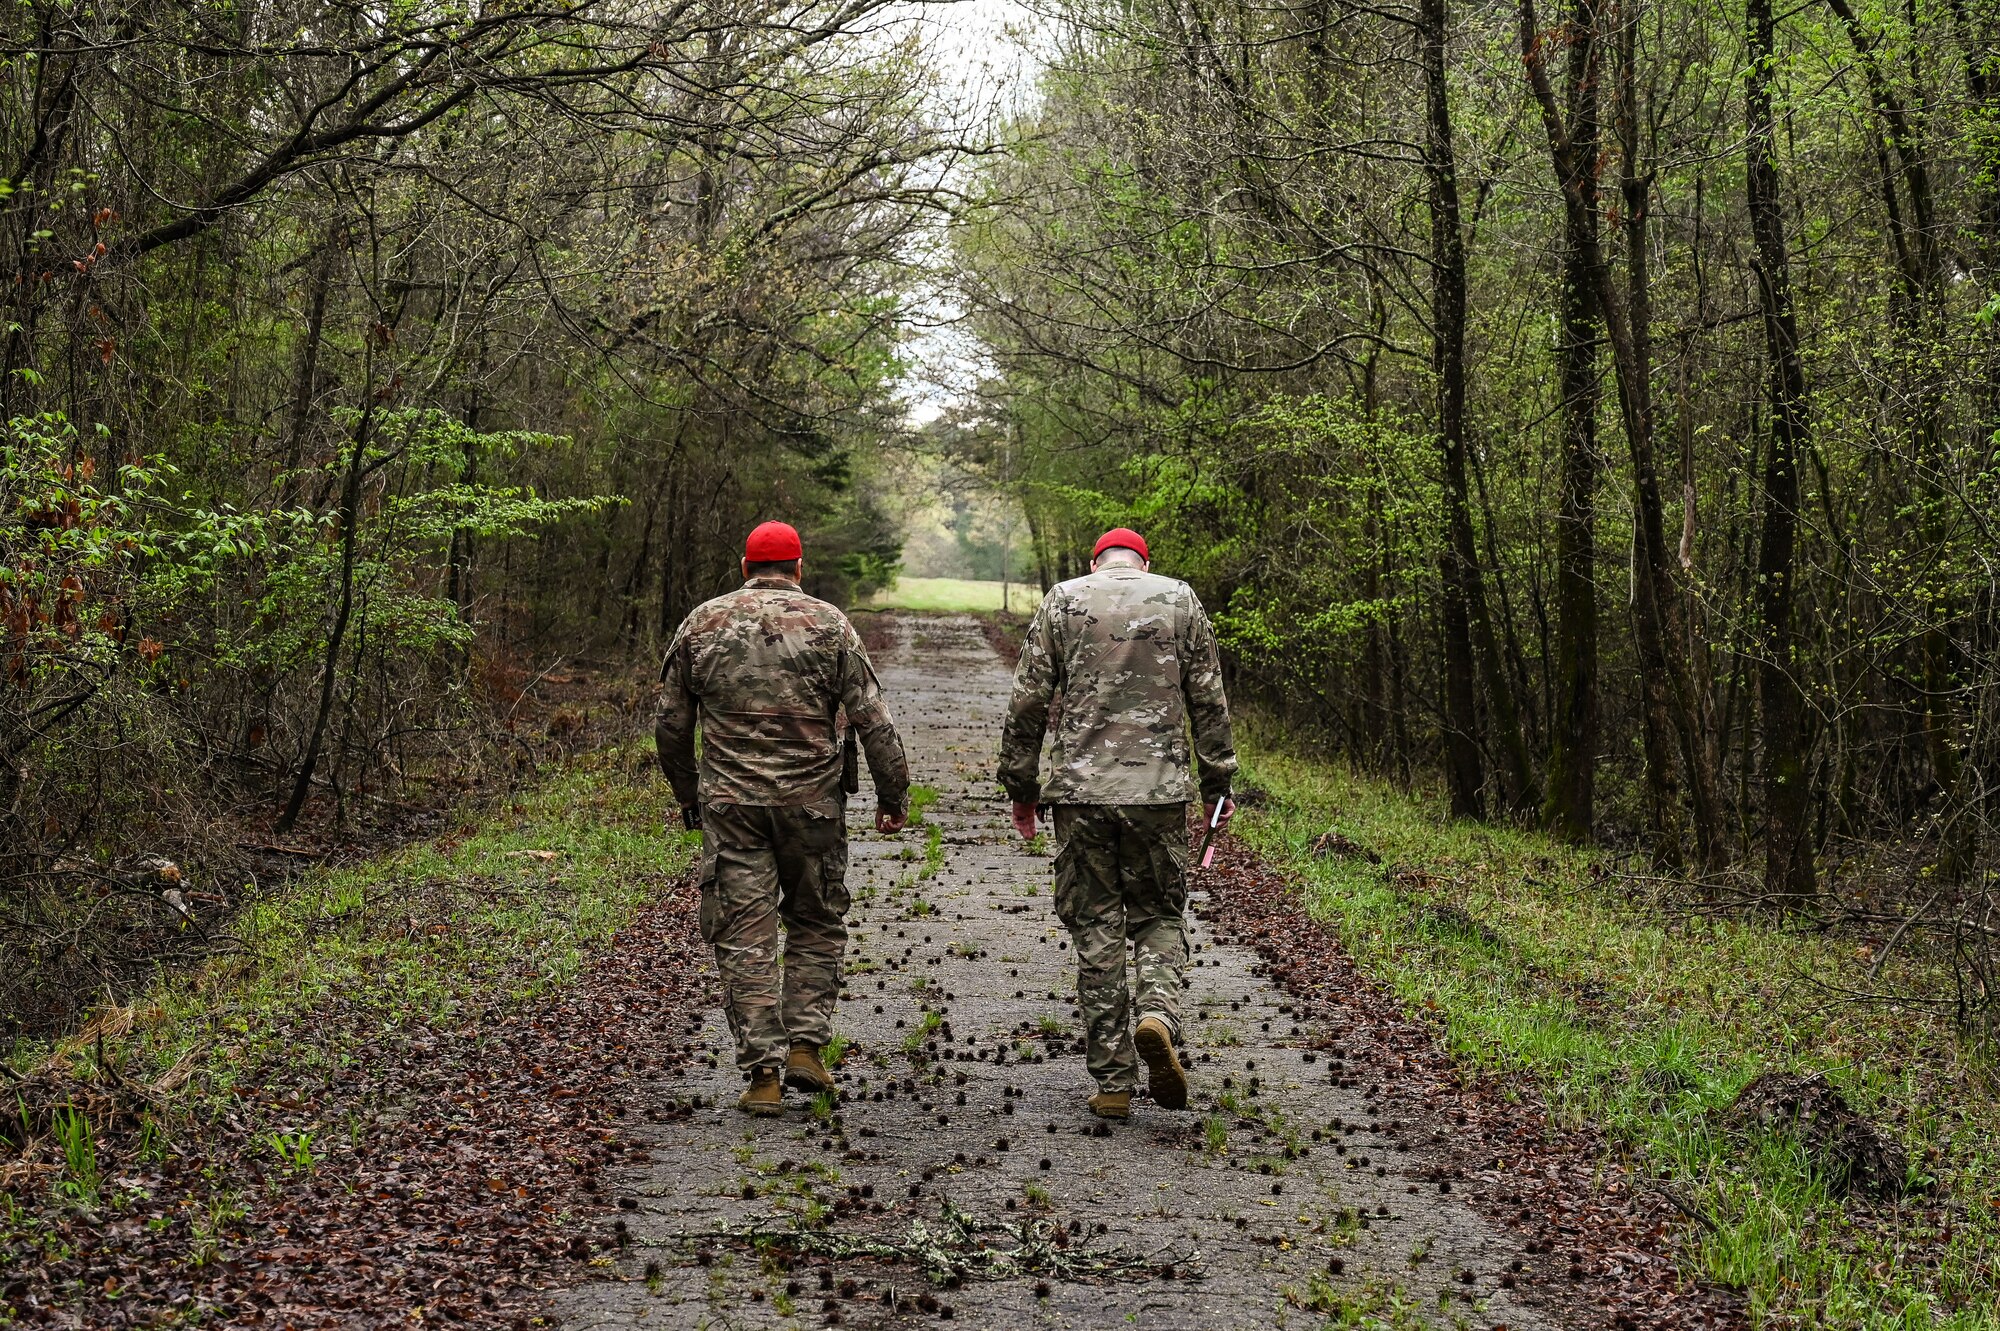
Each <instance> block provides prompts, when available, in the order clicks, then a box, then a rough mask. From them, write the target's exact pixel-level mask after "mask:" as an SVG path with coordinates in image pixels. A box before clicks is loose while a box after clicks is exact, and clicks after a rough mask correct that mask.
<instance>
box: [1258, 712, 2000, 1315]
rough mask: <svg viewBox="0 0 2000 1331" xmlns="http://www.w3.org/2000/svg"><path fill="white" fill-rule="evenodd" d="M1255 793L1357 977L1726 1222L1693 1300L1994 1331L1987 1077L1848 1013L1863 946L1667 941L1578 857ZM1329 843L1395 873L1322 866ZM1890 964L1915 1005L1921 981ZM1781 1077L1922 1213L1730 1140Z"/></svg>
mask: <svg viewBox="0 0 2000 1331" xmlns="http://www.w3.org/2000/svg"><path fill="white" fill-rule="evenodd" d="M1247 773H1248V776H1249V778H1250V779H1251V780H1252V781H1254V783H1255V784H1256V785H1257V786H1259V787H1261V788H1263V789H1264V790H1265V791H1267V792H1268V793H1269V795H1270V797H1271V798H1270V800H1269V802H1268V803H1267V804H1266V805H1264V806H1263V807H1261V808H1257V809H1254V810H1246V813H1245V816H1244V817H1243V818H1242V819H1240V820H1239V821H1238V824H1237V830H1238V832H1239V833H1240V835H1242V836H1243V838H1244V839H1245V840H1246V841H1248V842H1249V843H1250V844H1251V845H1252V846H1253V847H1255V848H1256V849H1257V850H1258V851H1259V852H1260V853H1262V854H1263V855H1264V856H1265V857H1266V858H1267V859H1269V860H1270V861H1272V862H1273V863H1277V864H1281V865H1283V866H1285V867H1286V868H1288V869H1289V870H1290V872H1291V873H1292V874H1293V875H1294V876H1295V877H1296V879H1297V881H1298V882H1299V883H1300V884H1301V886H1302V890H1303V893H1304V897H1305V904H1306V907H1307V909H1308V910H1309V911H1310V913H1311V914H1312V915H1314V916H1315V917H1317V918H1319V919H1320V920H1322V921H1324V922H1325V923H1326V924H1327V925H1328V927H1330V928H1331V929H1333V930H1334V931H1335V932H1336V933H1337V934H1338V936H1339V937H1340V938H1341V940H1342V942H1343V943H1344V945H1345V946H1346V947H1347V948H1348V949H1349V950H1350V952H1351V953H1352V954H1353V955H1354V956H1355V958H1356V959H1357V961H1358V962H1359V964H1360V965H1361V967H1362V968H1363V969H1364V970H1365V971H1366V972H1368V973H1369V974H1371V975H1372V976H1374V977H1376V978H1377V979H1378V980H1380V981H1381V982H1382V983H1384V984H1385V985H1387V986H1388V987H1389V988H1391V989H1392V990H1393V991H1394V992H1396V993H1397V995H1398V996H1399V997H1400V998H1401V999H1402V1001H1403V1002H1404V1003H1405V1004H1407V1005H1408V1006H1409V1008H1410V1009H1411V1010H1413V1011H1424V1012H1428V1013H1431V1014H1433V1015H1434V1016H1435V1018H1436V1019H1437V1021H1438V1022H1439V1024H1440V1027H1441V1030H1442V1033H1443V1036H1444V1038H1445V1039H1446V1040H1447V1041H1448V1043H1449V1044H1450V1046H1451V1047H1452V1048H1453V1050H1454V1051H1455V1052H1456V1053H1458V1054H1459V1055H1461V1056H1463V1057H1465V1058H1467V1059H1470V1060H1473V1061H1476V1062H1478V1063H1481V1064H1485V1065H1488V1066H1492V1067H1498V1068H1504V1069H1508V1070H1511V1071H1513V1072H1516V1073H1519V1074H1525V1075H1526V1076H1528V1077H1530V1078H1532V1079H1533V1080H1534V1081H1535V1082H1536V1083H1537V1084H1538V1085H1539V1087H1540V1088H1541V1090H1542V1092H1543V1093H1544V1095H1545V1096H1546V1098H1547V1100H1548V1102H1549V1104H1550V1106H1551V1108H1552V1111H1553V1113H1554V1114H1555V1116H1556V1117H1557V1119H1558V1120H1559V1121H1563V1122H1566V1123H1584V1122H1590V1123H1595V1124H1597V1125H1599V1126H1600V1127H1602V1128H1603V1129H1604V1130H1606V1131H1607V1132H1608V1133H1609V1134H1610V1135H1611V1137H1612V1138H1613V1140H1614V1141H1616V1142H1618V1143H1620V1144H1621V1146H1622V1147H1623V1148H1624V1149H1626V1150H1627V1151H1628V1152H1629V1153H1630V1154H1631V1155H1632V1157H1633V1158H1634V1163H1635V1165H1636V1167H1637V1168H1639V1169H1640V1170H1641V1171H1642V1172H1650V1173H1652V1174H1653V1175H1654V1176H1656V1177H1658V1178H1660V1179H1661V1180H1663V1181H1665V1182H1667V1183H1668V1184H1669V1185H1670V1186H1672V1187H1673V1188H1674V1189H1675V1190H1676V1191H1677V1192H1678V1193H1680V1194H1681V1196H1683V1197H1684V1198H1686V1199H1687V1200H1689V1201H1691V1202H1692V1203H1693V1205H1694V1207H1695V1208H1696V1209H1698V1210H1699V1211H1700V1212H1701V1213H1702V1214H1704V1215H1705V1216H1706V1217H1707V1218H1708V1219H1709V1221H1710V1222H1712V1224H1713V1226H1714V1228H1713V1230H1712V1231H1708V1230H1703V1231H1698V1232H1696V1233H1695V1234H1694V1235H1693V1236H1692V1240H1691V1243H1690V1246H1689V1247H1688V1249H1687V1260H1688V1261H1689V1263H1690V1265H1691V1274H1694V1275H1697V1276H1699V1277H1701V1278H1704V1279H1707V1280H1711V1281H1716V1282H1720V1283H1723V1284H1727V1285H1730V1286H1733V1287H1737V1288H1741V1289H1743V1290H1745V1291H1746V1292H1747V1293H1748V1295H1749V1298H1750V1301H1751V1307H1752V1311H1753V1315H1754V1316H1755V1317H1756V1318H1757V1320H1758V1321H1759V1323H1760V1324H1763V1325H1772V1326H1792V1325H1813V1326H1831V1327H1891V1326H1896V1327H1912V1328H1914V1327H1950V1328H1965V1329H1970V1328H1990V1327H2000V1099H1996V1096H1995V1094H1994V1092H1993V1087H1994V1084H1995V1083H1994V1080H1993V1070H1992V1068H1991V1065H1990V1063H1986V1062H1983V1061H1982V1060H1981V1059H1980V1058H1979V1057H1977V1056H1976V1055H1975V1054H1974V1053H1972V1052H1971V1051H1969V1050H1968V1049H1967V1048H1966V1047H1965V1046H1964V1045H1963V1044H1962V1043H1961V1041H1960V1040H1959V1039H1958V1038H1957V1036H1956V1035H1955V1034H1954V1032H1953V1031H1952V1030H1951V1029H1950V1026H1949V1024H1948V1023H1946V1022H1945V1021H1943V1020H1942V1019H1941V1018H1938V1017H1936V1016H1934V1015H1931V1014H1928V1013H1924V1012H1917V1011H1912V1010H1910V1009H1908V1008H1896V1007H1886V1006H1880V1005H1870V1006H1865V1007H1864V1006H1858V1005H1855V1004H1853V1003H1850V1002H1847V1001H1845V1000H1843V999H1842V998H1841V997H1840V996H1839V991H1840V990H1841V989H1844V988H1853V989H1862V988H1866V987H1867V986H1864V985H1862V984H1860V983H1859V981H1861V980H1862V979H1863V977H1864V973H1865V971H1866V969H1867V957H1866V956H1865V954H1862V955H1857V949H1856V946H1855V943H1854V941H1853V940H1851V939H1850V940H1844V941H1843V940H1841V939H1838V938H1835V937H1830V936H1826V935H1817V934H1805V933H1795V932H1791V931H1788V930H1786V929H1785V928H1783V927H1781V926H1779V925H1778V924H1776V923H1774V922H1772V921H1768V920H1767V921H1756V920H1740V919H1715V918H1704V917H1685V916H1681V915H1677V914H1675V913H1674V912H1672V911H1670V910H1667V909H1665V908H1663V907H1662V906H1661V905H1660V904H1659V903H1656V902H1654V901H1652V900H1650V899H1649V898H1648V897H1647V896H1646V895H1645V894H1644V893H1642V892H1640V891H1639V890H1638V889H1637V888H1636V887H1635V886H1632V885H1629V884H1626V883H1624V882H1622V881H1621V880H1620V879H1619V878H1617V877H1616V876H1615V875H1612V874H1608V873H1606V872H1605V870H1604V869H1603V867H1602V866H1601V865H1599V864H1598V863H1596V862H1595V861H1594V860H1593V859H1592V857H1590V856H1589V855H1586V854H1584V853H1581V852H1578V851H1575V850H1571V849H1568V848H1565V847H1562V846H1560V845H1557V844H1555V843H1553V842H1551V841H1549V840H1548V839H1546V838H1543V837H1540V836H1537V835H1534V834H1530V833H1522V832H1515V831H1510V830H1507V829H1502V828H1494V827H1484V826H1479V825H1474V824H1467V823H1460V822H1454V821H1453V820H1451V819H1450V818H1449V817H1448V815H1447V812H1446V810H1445V808H1444V807H1443V805H1442V803H1441V801H1438V800H1435V799H1430V798H1426V797H1422V796H1417V797H1412V796H1410V795H1407V794H1404V793H1402V792H1400V791H1396V790H1393V789H1391V788H1389V787H1387V786H1385V785H1384V784H1383V783H1381V782H1379V781H1376V780H1374V779H1372V778H1367V777H1362V776H1358V775H1355V774H1354V773H1352V772H1350V771H1347V770H1345V769H1342V768H1339V767H1335V766H1330V765H1327V764H1323V763H1317V762H1311V761H1306V760H1302V759H1299V758H1296V757H1292V756H1288V755H1286V754H1284V753H1283V752H1281V751H1278V750H1277V749H1276V748H1274V747H1273V746H1271V745H1268V744H1265V745H1259V746H1257V747H1256V748H1255V751H1254V752H1253V753H1252V754H1251V759H1250V761H1249V763H1248V764H1247ZM1329 828H1333V829H1337V830H1338V831H1339V832H1341V833H1342V834H1343V835H1345V836H1346V837H1348V838H1350V839H1351V840H1353V841H1355V842H1358V843H1360V844H1361V845H1363V846H1365V847H1368V848H1369V849H1372V850H1373V851H1375V852H1376V853H1377V854H1379V855H1380V856H1381V857H1382V860H1383V863H1382V864H1380V865H1375V864H1370V863H1369V862H1367V861H1366V860H1365V859H1364V858H1360V857H1345V858H1321V857H1318V856H1316V855H1315V854H1314V853H1313V851H1312V849H1311V844H1312V842H1313V840H1314V838H1316V837H1317V836H1319V834H1321V833H1323V832H1325V831H1327V830H1328V829H1329ZM1399 869H1414V870H1420V871H1421V873H1420V874H1412V873H1409V872H1398V871H1399ZM1453 908H1455V909H1453ZM1890 964H1891V966H1892V968H1893V967H1901V968H1902V969H1903V970H1904V972H1905V973H1904V974H1902V975H1900V976H1897V977H1896V978H1897V979H1898V981H1899V985H1900V986H1901V987H1902V991H1904V992H1910V991H1912V990H1914V991H1918V992H1921V991H1923V990H1922V986H1923V984H1924V983H1925V981H1926V979H1927V978H1928V977H1926V976H1925V975H1924V974H1923V968H1924V965H1925V963H1924V962H1923V961H1922V960H1920V959H1909V958H1905V959H1902V960H1900V961H1892V962H1891V963H1890ZM1766 1071H1794V1072H1815V1071H1816V1072H1821V1073H1823V1074H1824V1075H1825V1076H1826V1077H1827V1078H1828V1079H1829V1080H1831V1081H1832V1082H1833V1083H1834V1084H1835V1085H1836V1086H1837V1087H1838V1088H1839V1089H1840V1090H1841V1092H1842V1093H1843V1095H1844V1096H1845V1097H1846V1098H1847V1100H1848V1102H1849V1103H1850V1104H1851V1105H1853V1106H1854V1108H1855V1109H1857V1110H1858V1111H1859V1112H1861V1113H1862V1114H1864V1115H1865V1116H1866V1117H1868V1118H1869V1120H1870V1121H1871V1122H1873V1123H1874V1124H1876V1125H1877V1126H1878V1127H1880V1128H1882V1129H1883V1130H1884V1131H1886V1132H1887V1133H1889V1134H1891V1135H1893V1136H1895V1137H1897V1138H1899V1139H1900V1140H1901V1141H1903V1142H1904V1143H1905V1144H1906V1145H1907V1146H1908V1147H1909V1148H1910V1153H1911V1159H1912V1161H1913V1164H1912V1173H1913V1174H1915V1175H1918V1176H1919V1177H1918V1178H1916V1179H1915V1180H1913V1181H1914V1182H1916V1183H1918V1184H1919V1185H1922V1186H1923V1187H1924V1188H1925V1189H1926V1190H1925V1191H1923V1192H1920V1193H1918V1194H1917V1195H1915V1196H1914V1197H1913V1198H1912V1199H1911V1200H1910V1201H1908V1202H1906V1203H1904V1204H1903V1205H1902V1206H1900V1207H1898V1206H1894V1205H1890V1204H1883V1203H1871V1202H1867V1201H1863V1200H1847V1199H1842V1198H1840V1197H1837V1196H1836V1195H1834V1194H1833V1192H1832V1191H1831V1190H1830V1188H1829V1186H1828V1181H1827V1180H1826V1179H1825V1178H1823V1177H1821V1176H1820V1175H1819V1173H1817V1172H1816V1170H1815V1168H1814V1166H1813V1164H1812V1162H1811V1161H1810V1160H1809V1159H1808V1158H1807V1156H1806V1154H1805V1153H1804V1152H1803V1151H1802V1150H1801V1149H1800V1148H1799V1147H1798V1146H1797V1145H1796V1144H1794V1143H1792V1142H1790V1141H1788V1140H1785V1139H1783V1138H1775V1137H1767V1136H1746V1135H1745V1134H1744V1133H1742V1132H1741V1131H1738V1130H1737V1129H1736V1128H1735V1127H1734V1126H1733V1125H1732V1122H1731V1120H1730V1119H1729V1116H1728V1114H1727V1111H1728V1109H1729V1107H1730V1105H1731V1103H1732V1102H1733V1100H1734V1099H1735V1097H1736V1094H1737V1092H1738V1091H1739V1090H1740V1089H1741V1088H1742V1087H1743V1085H1744V1084H1745V1083H1746V1082H1748V1081H1749V1080H1750V1079H1751V1078H1752V1077H1754V1076H1756V1075H1757V1074H1758V1073H1761V1072H1766Z"/></svg>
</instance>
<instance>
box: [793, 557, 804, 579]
mask: <svg viewBox="0 0 2000 1331" xmlns="http://www.w3.org/2000/svg"><path fill="white" fill-rule="evenodd" d="M805 580H806V557H805V556H804V555H800V556H799V557H798V558H797V559H795V560H793V561H792V581H794V582H804V581H805Z"/></svg>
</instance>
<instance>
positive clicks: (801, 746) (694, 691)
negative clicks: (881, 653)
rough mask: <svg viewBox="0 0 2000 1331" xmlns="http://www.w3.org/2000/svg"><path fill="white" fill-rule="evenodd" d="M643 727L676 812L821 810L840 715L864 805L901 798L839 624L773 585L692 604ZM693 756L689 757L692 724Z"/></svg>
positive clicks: (837, 763)
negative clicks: (861, 779)
mask: <svg viewBox="0 0 2000 1331" xmlns="http://www.w3.org/2000/svg"><path fill="white" fill-rule="evenodd" d="M660 680H661V682H662V684H663V685H664V686H665V687H664V688H663V689H662V690H661V693H660V710H659V715H658V717H657V718H656V719H655V722H654V726H653V739H654V742H655V744H656V745H657V746H658V748H659V754H660V767H661V768H662V769H663V770H664V771H665V772H666V774H667V780H668V781H669V782H671V783H672V785H673V788H674V797H675V798H676V799H678V800H679V801H680V802H681V804H682V805H683V806H686V805H690V804H694V803H696V802H697V797H698V798H699V802H700V803H702V804H760V805H804V804H831V803H833V802H835V801H837V800H838V799H839V798H840V776H841V742H842V732H841V726H840V713H841V712H842V711H845V713H846V718H847V725H848V726H850V727H852V728H853V730H854V732H855V734H856V735H857V736H859V738H860V741H861V747H862V750H863V751H864V752H865V753H866V754H867V755H868V770H869V772H870V773H871V774H872V775H873V776H874V778H875V802H876V804H877V805H878V806H879V807H881V808H883V809H885V810H888V811H890V812H896V813H900V812H901V811H902V810H903V809H904V807H905V806H906V803H907V801H908V798H909V790H910V769H909V764H908V762H907V761H905V759H904V757H903V741H902V740H901V739H900V738H898V737H897V735H896V725H895V722H894V721H892V720H891V719H890V717H889V709H888V708H887V707H885V706H883V704H882V691H881V686H880V684H879V683H878V682H877V681H876V679H875V668H874V666H872V665H870V664H869V662H868V653H867V652H866V651H864V650H863V649H862V646H861V638H860V636H859V635H857V634H856V633H855V631H854V626H853V625H852V624H850V623H848V622H847V616H845V615H843V614H841V613H840V611H838V610H836V609H835V608H834V607H832V606H830V605H828V604H827V603H826V602H824V601H822V600H819V599H818V598H816V597H812V596H808V595H806V594H805V593H804V592H802V591H800V590H799V589H798V588H797V587H796V586H794V585H792V584H791V583H789V582H786V581H784V580H783V579H780V578H752V579H750V581H749V582H747V583H745V584H744V585H743V587H742V588H741V589H740V590H737V591H733V592H731V593H729V594H728V595H727V596H718V597H716V598H715V599H714V600H712V601H708V602H706V603H704V604H702V605H699V606H697V607H695V610H694V613H692V614H690V615H689V616H688V617H687V619H686V620H685V621H683V622H682V624H681V626H680V629H679V631H678V632H676V633H675V634H674V640H673V643H672V645H670V646H669V647H668V648H667V659H666V663H665V664H664V665H663V666H662V667H661V669H660ZM697 721H698V722H699V723H700V726H701V757H700V764H699V767H697V765H696V758H695V725H696V723H697Z"/></svg>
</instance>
